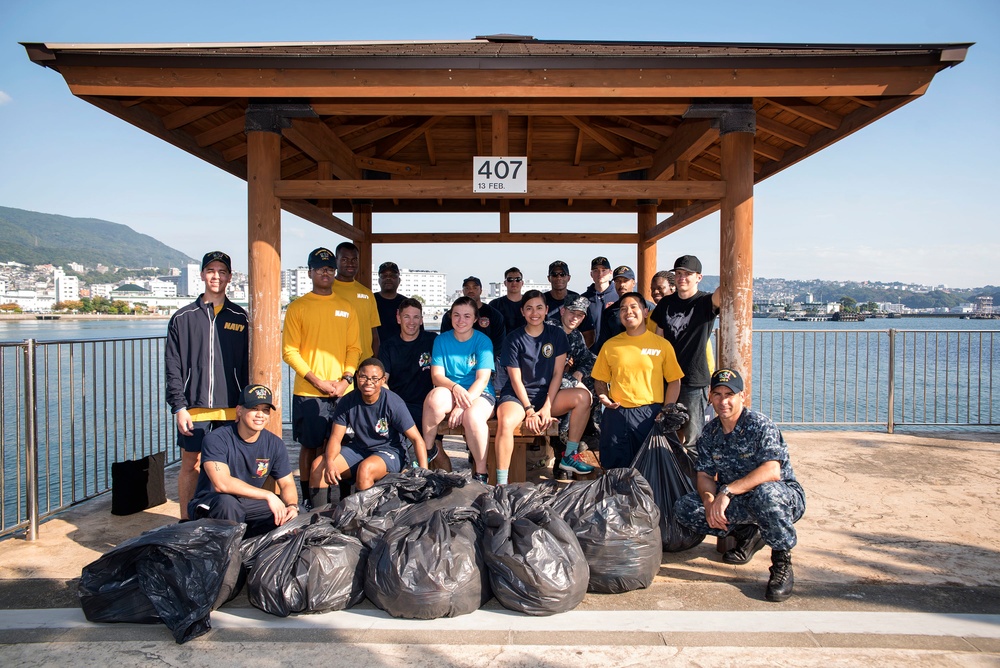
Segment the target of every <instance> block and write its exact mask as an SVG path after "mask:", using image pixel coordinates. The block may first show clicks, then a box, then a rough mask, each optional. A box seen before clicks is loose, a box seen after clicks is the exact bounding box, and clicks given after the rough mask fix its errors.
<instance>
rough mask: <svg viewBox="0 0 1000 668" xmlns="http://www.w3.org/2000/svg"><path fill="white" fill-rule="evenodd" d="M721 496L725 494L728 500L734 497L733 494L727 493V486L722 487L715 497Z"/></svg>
mask: <svg viewBox="0 0 1000 668" xmlns="http://www.w3.org/2000/svg"><path fill="white" fill-rule="evenodd" d="M723 494H725V495H726V496H728V497H729V498H730V499H731V498H733V497H734V496H736V495H735V494H733V493H732V492H730V491H729V485H723V486H722V487H720V488H719V489H718V491H717V492H716V496H722V495H723Z"/></svg>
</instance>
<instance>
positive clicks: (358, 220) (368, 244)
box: [351, 202, 372, 340]
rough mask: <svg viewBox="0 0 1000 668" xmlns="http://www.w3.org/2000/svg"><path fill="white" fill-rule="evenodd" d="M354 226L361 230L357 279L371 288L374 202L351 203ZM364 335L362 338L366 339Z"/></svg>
mask: <svg viewBox="0 0 1000 668" xmlns="http://www.w3.org/2000/svg"><path fill="white" fill-rule="evenodd" d="M351 211H352V215H353V219H354V227H355V228H356V229H357V230H358V231H359V232H361V239H359V240H358V244H357V246H358V276H356V277H355V280H357V281H358V283H360V284H361V285H363V286H365V287H366V288H368V289H369V290H370V289H371V287H372V203H371V202H354V203H353V204H352V205H351ZM366 338H367V336H363V337H362V339H363V340H364V339H366Z"/></svg>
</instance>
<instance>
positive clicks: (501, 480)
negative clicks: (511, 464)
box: [497, 469, 507, 485]
mask: <svg viewBox="0 0 1000 668" xmlns="http://www.w3.org/2000/svg"><path fill="white" fill-rule="evenodd" d="M497 484H498V485H506V484H507V469H497Z"/></svg>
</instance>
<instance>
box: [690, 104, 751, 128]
mask: <svg viewBox="0 0 1000 668" xmlns="http://www.w3.org/2000/svg"><path fill="white" fill-rule="evenodd" d="M684 118H711V119H714V120H715V123H713V125H714V126H715V127H717V128H718V129H719V135H720V136H721V135H727V134H729V133H730V132H749V133H750V134H756V133H757V112H756V111H754V108H753V104H752V102H751V101H750V100H745V101H744V100H740V99H737V100H733V99H730V100H725V101H715V100H706V101H704V102H694V103H692V104H691V106H690V107H688V109H687V111H685V112H684Z"/></svg>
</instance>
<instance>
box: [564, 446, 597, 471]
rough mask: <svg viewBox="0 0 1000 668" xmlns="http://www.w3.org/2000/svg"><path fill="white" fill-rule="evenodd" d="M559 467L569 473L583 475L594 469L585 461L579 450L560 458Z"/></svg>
mask: <svg viewBox="0 0 1000 668" xmlns="http://www.w3.org/2000/svg"><path fill="white" fill-rule="evenodd" d="M559 468H561V469H562V470H563V471H566V472H568V473H580V474H583V475H586V474H587V473H592V472H593V471H594V467H593V466H591V465H590V464H588V463H587V462H585V461H583V459H582V458H581V457H580V453H579V452H577V453H574V454H572V455H570V456H568V457H563V458H562V459H561V460H559Z"/></svg>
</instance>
